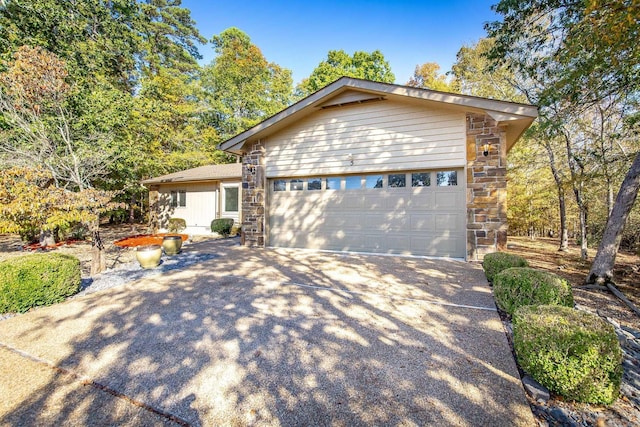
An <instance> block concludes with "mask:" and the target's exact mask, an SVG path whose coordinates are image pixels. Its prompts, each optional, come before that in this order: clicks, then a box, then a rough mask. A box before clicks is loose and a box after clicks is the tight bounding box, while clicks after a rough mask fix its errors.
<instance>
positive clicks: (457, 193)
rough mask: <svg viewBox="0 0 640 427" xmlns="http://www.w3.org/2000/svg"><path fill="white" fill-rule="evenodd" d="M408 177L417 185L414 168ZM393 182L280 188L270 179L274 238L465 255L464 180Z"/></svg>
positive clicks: (302, 244) (296, 243) (295, 243)
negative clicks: (397, 184)
mask: <svg viewBox="0 0 640 427" xmlns="http://www.w3.org/2000/svg"><path fill="white" fill-rule="evenodd" d="M460 173H461V172H460ZM433 175H435V173H432V176H433ZM407 177H408V178H407V180H406V182H407V185H411V184H410V182H411V181H410V179H409V178H410V174H409V173H408V174H407ZM364 181H365V180H364V179H363V182H364ZM433 181H434V179H433V178H432V183H433ZM387 182H388V181H387V178H386V177H385V178H384V185H385V187H383V188H375V189H374V188H370V189H360V190H358V189H355V190H324V189H323V190H308V189H307V188H306V186H305V189H304V190H302V191H279V192H274V191H273V185H269V188H270V193H269V197H270V199H269V206H270V207H269V237H268V239H269V240H268V244H269V245H271V246H282V247H299V248H311V249H325V250H335V251H355V252H371V253H389V254H408V255H409V254H412V255H423V256H452V257H464V255H465V251H466V232H465V221H466V214H465V203H466V197H465V189H464V186H463V185H460V186H452V187H436V186H430V187H415V188H414V187H393V188H388V187H386V185H387ZM343 184H344V182H343ZM343 188H344V187H343Z"/></svg>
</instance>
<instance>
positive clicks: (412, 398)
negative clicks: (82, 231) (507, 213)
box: [0, 241, 535, 426]
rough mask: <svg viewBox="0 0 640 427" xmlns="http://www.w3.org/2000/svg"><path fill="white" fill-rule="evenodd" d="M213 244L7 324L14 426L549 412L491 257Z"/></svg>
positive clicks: (448, 418)
mask: <svg viewBox="0 0 640 427" xmlns="http://www.w3.org/2000/svg"><path fill="white" fill-rule="evenodd" d="M202 244H203V245H205V244H206V245H210V248H211V250H213V251H216V253H217V255H219V256H218V257H216V258H215V259H212V260H209V261H207V262H204V263H200V264H195V265H192V266H191V267H189V268H188V269H186V270H183V271H175V272H170V273H167V274H165V275H162V276H156V277H151V278H146V279H143V280H141V281H138V282H134V283H131V284H128V285H123V286H120V287H116V288H112V289H109V290H105V291H102V292H97V293H94V294H91V295H87V296H84V297H79V298H76V299H73V300H70V301H68V302H66V303H63V304H58V305H56V306H52V307H47V308H43V309H38V310H34V311H33V312H31V313H28V314H25V315H21V316H17V317H14V318H12V319H8V320H5V321H2V322H0V374H2V375H1V377H0V394H1V395H2V396H3V399H2V402H1V403H0V425H5V424H8V425H18V424H22V425H25V424H48V425H64V424H77V425H104V424H111V425H116V424H117V425H121V424H125V425H162V424H164V425H175V424H178V425H179V424H183V425H211V426H213V425H253V424H255V425H286V426H289V425H290V426H293V425H337V426H340V425H376V424H377V425H380V424H387V425H469V426H476V425H493V426H498V425H504V426H507V425H509V426H510V425H522V426H530V425H535V421H534V419H533V417H532V415H531V411H530V409H529V406H528V405H527V403H526V400H525V397H524V391H523V389H522V386H521V383H520V380H519V378H518V375H517V371H516V367H515V364H514V362H513V359H512V356H511V352H510V348H509V345H508V343H507V340H506V337H505V334H504V331H503V327H502V324H501V322H500V319H499V318H498V315H497V313H496V311H495V306H494V303H493V298H492V296H491V292H490V289H489V286H488V284H487V282H486V280H485V279H484V274H483V273H482V270H481V269H480V267H479V266H477V265H471V264H467V263H464V262H459V261H443V260H425V259H415V258H398V257H382V256H373V255H372V256H365V255H360V256H347V255H340V254H326V253H313V252H304V251H293V250H250V249H247V248H244V247H237V246H233V247H230V246H226V247H225V246H222V245H217V244H216V242H215V241H212V242H203V243H202ZM52 366H54V367H56V368H57V369H54V368H52Z"/></svg>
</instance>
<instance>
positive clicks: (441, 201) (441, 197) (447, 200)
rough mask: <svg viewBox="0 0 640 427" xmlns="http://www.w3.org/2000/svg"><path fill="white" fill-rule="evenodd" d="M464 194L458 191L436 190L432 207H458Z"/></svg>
mask: <svg viewBox="0 0 640 427" xmlns="http://www.w3.org/2000/svg"><path fill="white" fill-rule="evenodd" d="M463 196H464V194H461V193H460V191H456V192H454V191H438V192H436V193H435V198H434V200H435V202H434V205H433V208H434V209H459V208H460V207H461V205H462V199H463Z"/></svg>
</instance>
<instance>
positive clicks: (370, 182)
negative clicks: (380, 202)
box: [365, 175, 382, 188]
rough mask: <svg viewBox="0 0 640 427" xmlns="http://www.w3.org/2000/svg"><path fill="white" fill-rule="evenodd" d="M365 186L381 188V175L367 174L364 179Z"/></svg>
mask: <svg viewBox="0 0 640 427" xmlns="http://www.w3.org/2000/svg"><path fill="white" fill-rule="evenodd" d="M365 188H382V175H368V176H367V177H366V179H365Z"/></svg>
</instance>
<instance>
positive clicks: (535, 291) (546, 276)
mask: <svg viewBox="0 0 640 427" xmlns="http://www.w3.org/2000/svg"><path fill="white" fill-rule="evenodd" d="M493 294H494V296H495V299H496V303H497V304H498V307H500V308H501V309H502V310H504V311H506V312H507V313H508V314H509V315H512V314H513V313H514V312H515V311H516V309H518V308H519V307H522V306H525V305H543V304H546V305H563V306H567V307H573V293H572V291H571V285H570V284H569V283H568V282H567V281H566V280H564V279H563V278H561V277H560V276H558V275H556V274H553V273H549V272H546V271H540V270H536V269H534V268H529V267H512V268H508V269H506V270H503V271H501V272H500V273H498V274H497V275H496V276H495V278H494V280H493Z"/></svg>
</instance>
